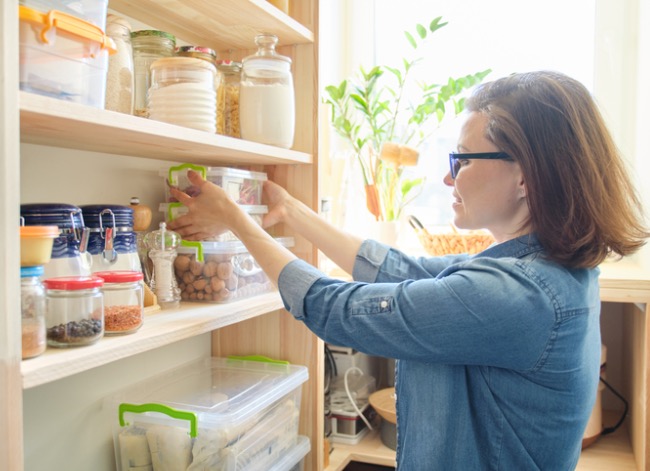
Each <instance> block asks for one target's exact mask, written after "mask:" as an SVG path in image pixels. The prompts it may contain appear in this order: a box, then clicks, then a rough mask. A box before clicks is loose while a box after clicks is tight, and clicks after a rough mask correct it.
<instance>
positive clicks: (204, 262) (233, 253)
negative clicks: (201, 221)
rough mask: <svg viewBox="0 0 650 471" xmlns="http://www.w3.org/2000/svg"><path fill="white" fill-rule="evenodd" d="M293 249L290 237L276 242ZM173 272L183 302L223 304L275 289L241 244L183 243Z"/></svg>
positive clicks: (292, 241) (235, 242)
mask: <svg viewBox="0 0 650 471" xmlns="http://www.w3.org/2000/svg"><path fill="white" fill-rule="evenodd" d="M276 240H277V241H278V242H280V243H281V244H282V245H284V246H285V247H293V244H294V240H293V238H291V237H282V238H278V239H276ZM174 273H175V274H176V281H177V283H178V287H179V289H180V290H181V299H182V300H184V301H200V302H214V303H222V302H228V301H232V300H235V299H243V298H248V297H250V296H254V295H257V294H262V293H268V292H270V291H272V290H273V284H272V283H271V281H270V280H269V278H268V277H267V276H266V273H264V271H262V269H261V268H260V266H259V265H258V264H257V262H256V261H255V259H254V258H253V256H252V255H251V254H250V253H248V251H247V250H246V247H245V246H244V244H243V243H241V242H240V241H230V242H190V241H183V242H181V246H180V247H179V248H178V256H177V257H176V260H175V261H174Z"/></svg>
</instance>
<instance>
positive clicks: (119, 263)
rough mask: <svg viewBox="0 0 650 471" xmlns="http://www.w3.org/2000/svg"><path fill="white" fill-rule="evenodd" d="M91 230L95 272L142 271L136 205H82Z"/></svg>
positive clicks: (90, 238) (89, 247)
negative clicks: (134, 220) (134, 216)
mask: <svg viewBox="0 0 650 471" xmlns="http://www.w3.org/2000/svg"><path fill="white" fill-rule="evenodd" d="M81 211H82V213H83V218H84V222H85V224H86V228H87V230H88V253H89V254H90V255H91V258H92V271H93V272H98V271H107V270H131V271H141V270H142V265H141V263H140V256H139V255H138V238H137V235H136V233H135V231H134V230H133V208H131V207H129V206H120V205H115V204H90V205H85V206H81Z"/></svg>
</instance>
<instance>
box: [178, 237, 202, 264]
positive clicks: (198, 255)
mask: <svg viewBox="0 0 650 471" xmlns="http://www.w3.org/2000/svg"><path fill="white" fill-rule="evenodd" d="M181 245H182V246H183V247H189V248H192V249H194V250H196V261H197V262H200V263H203V260H204V257H203V245H202V244H201V242H199V241H195V240H182V241H181Z"/></svg>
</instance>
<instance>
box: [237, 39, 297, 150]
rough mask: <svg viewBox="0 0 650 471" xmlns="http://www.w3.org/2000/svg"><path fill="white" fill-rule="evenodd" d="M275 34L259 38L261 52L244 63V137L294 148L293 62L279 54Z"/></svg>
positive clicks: (241, 103) (241, 100) (241, 115)
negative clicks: (276, 48)
mask: <svg viewBox="0 0 650 471" xmlns="http://www.w3.org/2000/svg"><path fill="white" fill-rule="evenodd" d="M277 42H278V38H277V36H275V35H273V34H260V35H258V36H257V37H256V38H255V43H256V44H257V46H258V50H257V53H255V54H254V55H252V56H248V57H246V58H244V60H243V61H242V64H243V69H242V77H241V88H240V90H239V109H240V111H239V118H240V127H241V137H242V138H243V139H246V140H248V141H255V142H260V143H262V144H269V145H272V146H277V147H284V148H290V147H291V146H292V145H293V137H294V132H295V124H296V105H295V96H294V89H293V77H292V75H291V59H290V58H289V57H286V56H282V55H280V54H278V53H277V52H275V46H276V44H277Z"/></svg>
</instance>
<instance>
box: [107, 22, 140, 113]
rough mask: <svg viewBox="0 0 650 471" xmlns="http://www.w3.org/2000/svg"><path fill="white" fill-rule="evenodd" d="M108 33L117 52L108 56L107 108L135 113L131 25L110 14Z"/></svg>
mask: <svg viewBox="0 0 650 471" xmlns="http://www.w3.org/2000/svg"><path fill="white" fill-rule="evenodd" d="M106 34H107V35H108V36H109V37H111V38H112V39H113V41H114V42H115V46H116V49H117V52H116V53H115V54H112V55H110V56H108V73H107V76H106V103H105V108H106V109H107V110H111V111H118V112H120V113H125V114H133V99H134V96H133V86H134V77H133V74H134V69H133V48H132V47H131V25H130V24H129V22H128V21H126V20H125V19H124V18H122V17H120V16H117V15H112V14H109V15H108V17H107V19H106Z"/></svg>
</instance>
